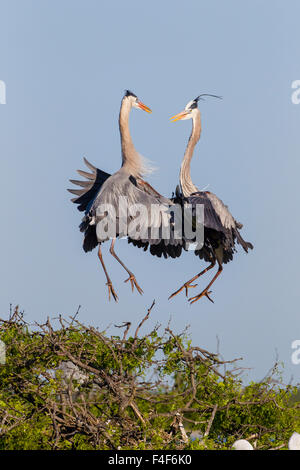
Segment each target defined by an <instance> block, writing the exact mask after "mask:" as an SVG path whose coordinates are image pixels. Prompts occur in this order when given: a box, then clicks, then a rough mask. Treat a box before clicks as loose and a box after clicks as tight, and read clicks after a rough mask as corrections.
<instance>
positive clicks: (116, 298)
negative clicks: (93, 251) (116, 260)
mask: <svg viewBox="0 0 300 470" xmlns="http://www.w3.org/2000/svg"><path fill="white" fill-rule="evenodd" d="M98 257H99V259H100V261H101V264H102V268H103V271H104V273H105V276H106V279H107V283H106V285H107V286H108V298H109V300H110V295H112V296H113V298H114V299H115V301H116V302H118V296H117V294H116V293H115V290H114V288H113V285H112V282H111V280H110V277H109V275H108V273H107V271H106V267H105V264H104V261H103V256H102V251H101V245H99V249H98Z"/></svg>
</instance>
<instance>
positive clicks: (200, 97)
mask: <svg viewBox="0 0 300 470" xmlns="http://www.w3.org/2000/svg"><path fill="white" fill-rule="evenodd" d="M202 96H212V97H213V98H218V99H219V100H221V99H222V96H218V95H210V94H209V93H202V95H199V96H197V98H195V99H194V101H196V103H198V101H199V100H203V101H204V98H202Z"/></svg>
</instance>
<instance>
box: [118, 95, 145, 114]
mask: <svg viewBox="0 0 300 470" xmlns="http://www.w3.org/2000/svg"><path fill="white" fill-rule="evenodd" d="M123 100H128V102H129V103H130V105H131V107H132V108H137V109H142V110H143V111H146V112H147V113H152V111H151V109H150V108H149V107H148V106H146V105H145V104H144V103H142V101H140V100H139V99H138V97H137V96H136V95H135V94H134V93H132V91H130V90H125V95H124V98H123Z"/></svg>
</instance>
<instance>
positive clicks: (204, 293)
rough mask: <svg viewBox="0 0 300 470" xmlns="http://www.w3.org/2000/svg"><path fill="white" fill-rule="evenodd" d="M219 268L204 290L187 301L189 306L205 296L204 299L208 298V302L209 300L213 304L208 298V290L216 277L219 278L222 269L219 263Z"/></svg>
mask: <svg viewBox="0 0 300 470" xmlns="http://www.w3.org/2000/svg"><path fill="white" fill-rule="evenodd" d="M218 264H219V268H218V271H217V273H216V274H215V276H214V277H213V278H212V280H211V281H210V283H209V284H208V286H206V287H205V289H204V290H203V291H202V292H200V294H198V295H195V296H194V297H191V298H190V299H189V302H190V303H191V304H193V303H194V302H197V300H199V299H201V297H203V296H204V295H205V297H207V298H208V300H210V301H211V302H212V303H213V302H214V301H213V300H212V299H211V298H210V297H209V294H210V291H209V290H208V289H209V288H210V286H211V285H212V284H213V283H214V282H215V280H216V279H217V277H218V276H220V274H221V272H222V271H223V268H222V264H221V263H219V262H218Z"/></svg>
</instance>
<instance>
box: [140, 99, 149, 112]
mask: <svg viewBox="0 0 300 470" xmlns="http://www.w3.org/2000/svg"><path fill="white" fill-rule="evenodd" d="M138 107H139V108H140V109H142V110H143V111H146V112H147V113H152V111H151V109H150V108H148V106H146V105H145V104H144V103H142V102H141V101H139V102H138Z"/></svg>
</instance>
